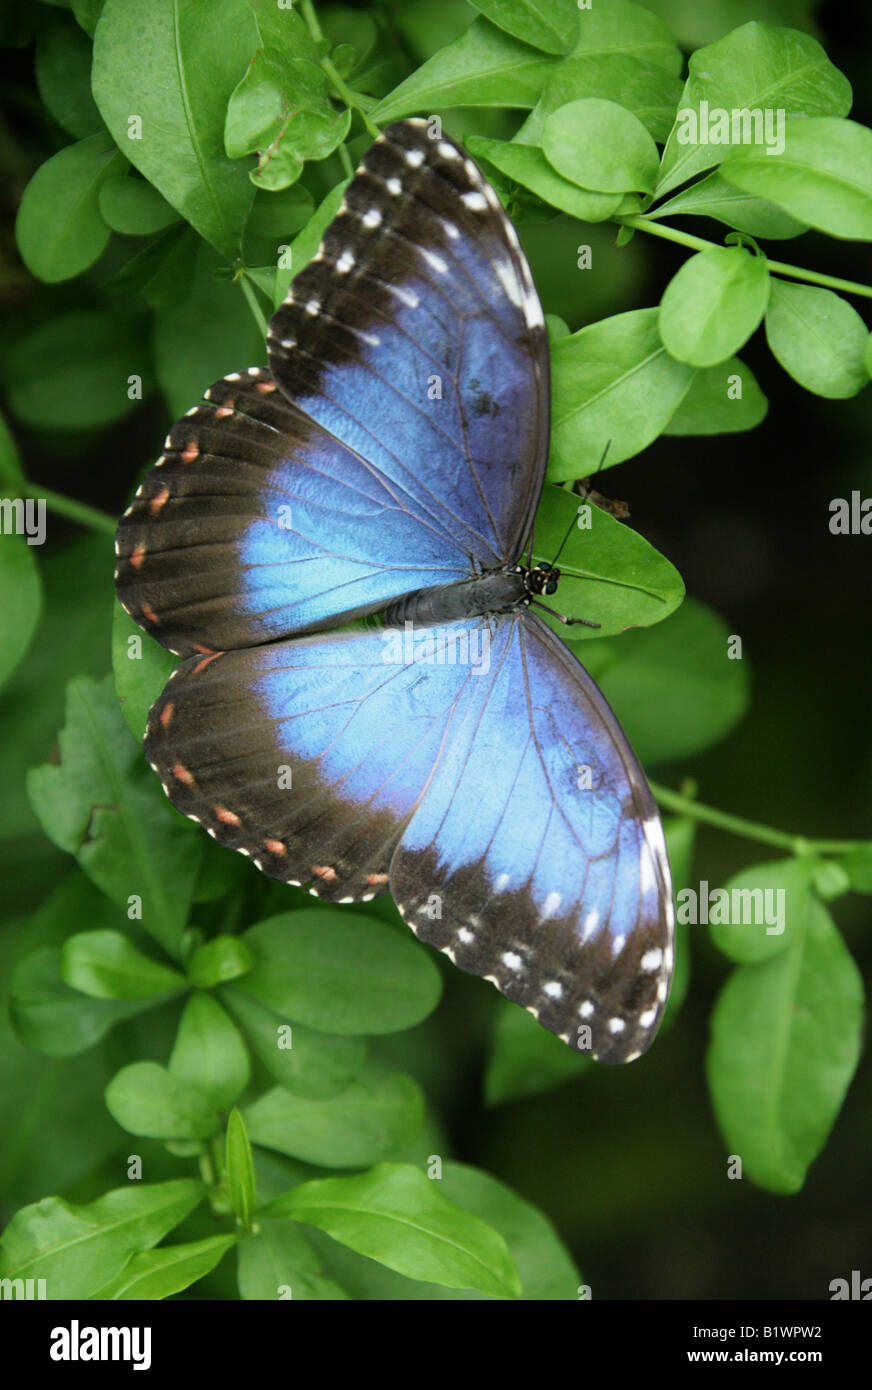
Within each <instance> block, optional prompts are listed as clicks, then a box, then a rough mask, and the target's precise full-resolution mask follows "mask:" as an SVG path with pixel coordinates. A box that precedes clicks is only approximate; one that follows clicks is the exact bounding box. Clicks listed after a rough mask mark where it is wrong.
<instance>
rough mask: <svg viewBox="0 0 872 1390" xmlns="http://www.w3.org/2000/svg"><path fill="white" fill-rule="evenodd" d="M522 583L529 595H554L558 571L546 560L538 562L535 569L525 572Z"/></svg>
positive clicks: (558, 580) (558, 578)
mask: <svg viewBox="0 0 872 1390" xmlns="http://www.w3.org/2000/svg"><path fill="white" fill-rule="evenodd" d="M524 581H525V584H526V587H527V592H528V593H529V594H556V593H557V585H558V583H559V582H560V570H559V569H558V568H557V566H556V565H551V564H549V563H548V561H547V560H540V561H539V563H538V565H537V566H536V568H535V569H531V570H527V571H526V573H525V575H524Z"/></svg>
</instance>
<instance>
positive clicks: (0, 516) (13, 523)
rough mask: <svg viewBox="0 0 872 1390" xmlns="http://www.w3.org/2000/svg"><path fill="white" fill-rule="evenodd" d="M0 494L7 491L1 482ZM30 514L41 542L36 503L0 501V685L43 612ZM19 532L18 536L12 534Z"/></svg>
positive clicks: (21, 651) (22, 650)
mask: <svg viewBox="0 0 872 1390" xmlns="http://www.w3.org/2000/svg"><path fill="white" fill-rule="evenodd" d="M0 491H5V489H4V488H3V486H2V482H0ZM28 513H29V514H30V523H31V527H32V528H33V529H32V538H33V540H34V541H36V542H37V543H38V541H39V530H38V528H39V511H38V508H37V503H36V502H34V501H31V500H30V499H28V498H24V497H16V498H8V497H0V530H2V534H0V613H2V614H3V618H2V621H0V685H2V684H3V682H4V681H5V680H7V679H8V678H9V676H11V675H12V672H13V671H14V670H15V668H16V666H17V665H18V663H19V662H20V661H21V660H22V658H23V657H24V655H25V653H26V651H27V649H28V647H29V646H30V643H31V641H32V640H33V635H34V633H35V632H36V627H37V624H38V622H39V618H40V613H41V611H42V583H41V581H40V577H39V567H38V565H37V563H36V557H35V555H34V553H33V547H32V546H31V545H30V543H29V542H28V539H27V535H26V532H27V523H28ZM15 531H17V532H18V534H17V535H15V534H12V533H13V532H15Z"/></svg>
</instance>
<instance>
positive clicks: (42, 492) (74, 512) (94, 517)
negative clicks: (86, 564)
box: [19, 480, 118, 536]
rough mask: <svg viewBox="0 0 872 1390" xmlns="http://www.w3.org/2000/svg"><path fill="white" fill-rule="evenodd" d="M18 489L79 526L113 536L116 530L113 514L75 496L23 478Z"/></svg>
mask: <svg viewBox="0 0 872 1390" xmlns="http://www.w3.org/2000/svg"><path fill="white" fill-rule="evenodd" d="M19 491H20V492H21V493H22V494H23V496H25V497H32V498H34V499H35V500H37V501H43V502H45V505H46V506H47V507H48V509H49V511H52V512H57V514H58V516H65V517H67V518H68V519H69V520H70V521H77V522H78V523H79V525H80V526H88V527H89V528H90V529H91V530H92V531H100V532H101V533H102V534H103V535H105V536H114V535H115V532H116V531H117V530H118V521H117V520H116V518H115V517H114V516H109V514H108V513H107V512H101V511H98V510H97V508H96V507H89V506H88V504H87V502H78V501H76V499H75V497H65V496H64V494H63V493H61V492H52V491H51V489H50V488H47V487H43V486H42V483H32V482H30V481H27V480H25V482H23V483H22V484H20V486H19Z"/></svg>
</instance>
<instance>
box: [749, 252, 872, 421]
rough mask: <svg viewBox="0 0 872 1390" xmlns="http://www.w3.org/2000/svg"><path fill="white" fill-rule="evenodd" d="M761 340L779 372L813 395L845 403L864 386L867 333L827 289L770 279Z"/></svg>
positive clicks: (845, 303) (852, 312)
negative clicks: (844, 401) (775, 361)
mask: <svg viewBox="0 0 872 1390" xmlns="http://www.w3.org/2000/svg"><path fill="white" fill-rule="evenodd" d="M766 340H767V342H768V343H769V346H770V348H771V349H772V355H773V357H775V359H776V360H777V361H778V362H780V363H781V365H782V367H783V368H784V370H785V371H786V372H787V373H788V374H789V375H790V376H792V377H793V379H794V381H798V382H799V384H800V386H804V387H805V389H806V390H807V391H813V392H814V393H815V395H816V396H827V397H829V398H830V399H833V400H844V399H845V398H846V397H848V396H856V394H857V392H858V391H862V389H863V387H864V386H868V384H869V373H868V371H867V368H866V363H865V361H864V355H865V352H866V348H867V345H868V341H869V330H868V328H867V327H866V325H865V323H864V322H863V320H862V319H861V317H860V315H859V314H858V313H857V310H856V309H855V308H854V307H853V305H851V304H849V303H848V301H847V300H846V299H842V297H841V295H838V294H833V292H832V290H824V289H818V288H817V287H816V286H814V285H793V284H791V283H790V281H789V280H777V279H775V280H773V281H772V295H771V298H770V300H769V308H768V309H767V311H766Z"/></svg>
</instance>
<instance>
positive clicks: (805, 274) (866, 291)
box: [612, 213, 872, 299]
mask: <svg viewBox="0 0 872 1390" xmlns="http://www.w3.org/2000/svg"><path fill="white" fill-rule="evenodd" d="M654 216H655V214H653V213H650V214H646V213H628V214H627V215H626V216H624V217H615V218H613V219H612V220H613V221H614V222H617V223H618V224H619V225H620V226H622V227H633V228H635V230H636V231H639V232H649V233H650V235H651V236H659V237H662V238H663V239H664V241H674V242H676V243H677V244H678V245H679V246H687V247H689V248H690V249H691V250H692V251H711V250H712V249H720V248H719V247H718V243H717V242H716V241H706V240H705V239H704V238H703V237H699V236H693V235H692V233H690V232H680V231H679V230H678V228H677V227H670V225H669V224H668V222H655V221H654V220H653V219H654ZM766 263H767V265H768V267H769V269H770V271H771V272H772V274H774V275H784V276H786V277H787V278H788V279H791V280H805V281H806V282H807V283H808V284H810V285H823V286H824V287H825V288H826V289H830V290H842V291H844V293H845V294H859V295H863V297H864V298H866V299H872V285H861V284H859V283H858V282H857V281H856V280H841V279H840V278H839V277H838V276H837V275H823V274H820V273H819V272H818V271H816V270H805V269H804V268H803V267H802V266H798V265H789V264H788V263H787V262H786V261H773V260H770V258H769V257H768V256H767V257H766Z"/></svg>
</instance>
